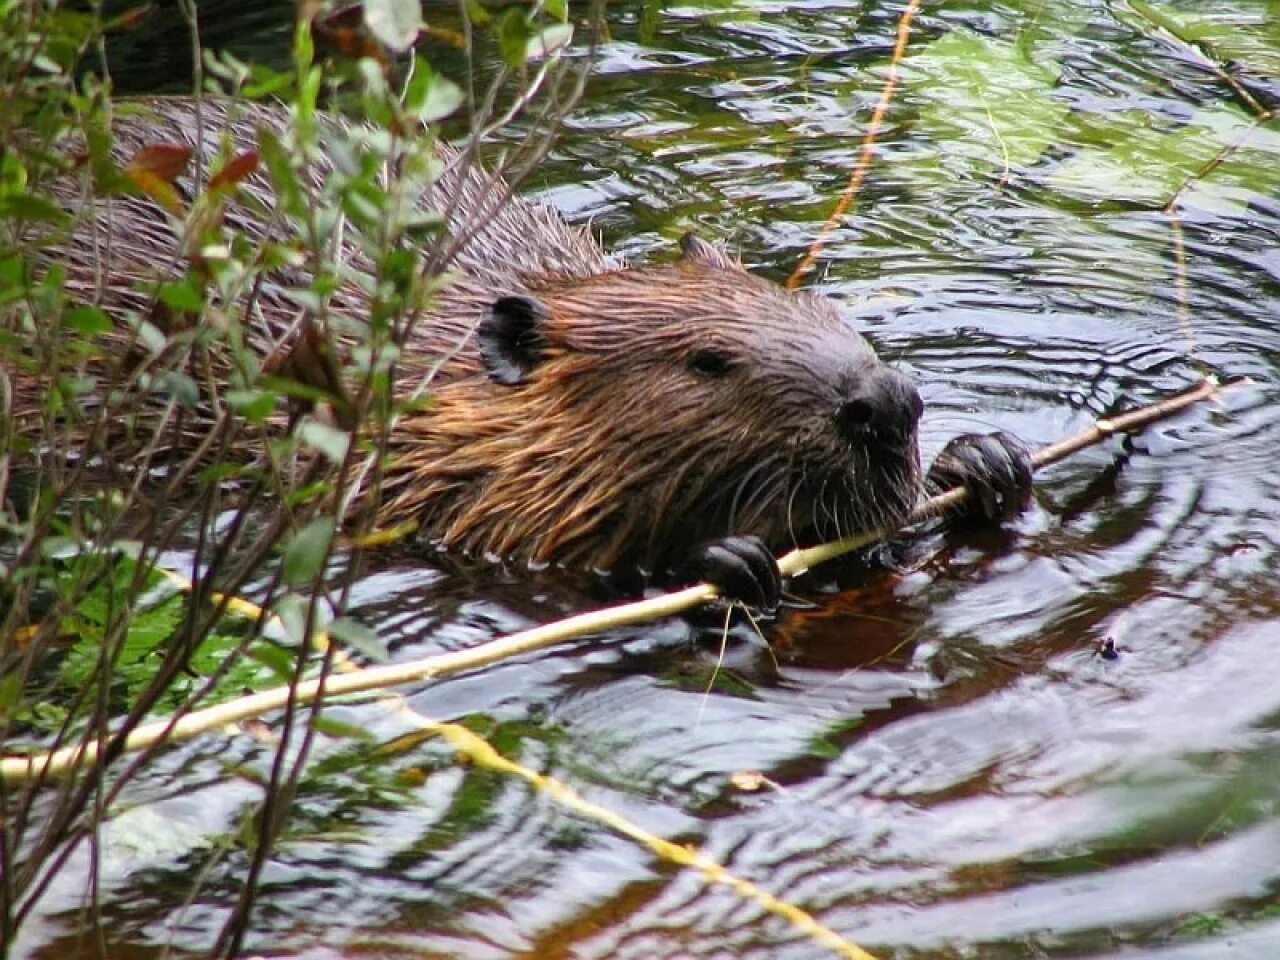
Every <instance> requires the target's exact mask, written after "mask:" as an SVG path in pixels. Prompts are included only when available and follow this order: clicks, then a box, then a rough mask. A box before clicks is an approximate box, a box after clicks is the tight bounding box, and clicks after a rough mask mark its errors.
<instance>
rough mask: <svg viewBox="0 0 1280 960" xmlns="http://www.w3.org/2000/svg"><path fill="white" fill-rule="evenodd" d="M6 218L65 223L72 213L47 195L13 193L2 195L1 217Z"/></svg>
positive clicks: (0, 200)
mask: <svg viewBox="0 0 1280 960" xmlns="http://www.w3.org/2000/svg"><path fill="white" fill-rule="evenodd" d="M5 218H7V219H11V220H40V221H46V222H50V223H65V222H66V221H67V220H69V219H70V215H69V214H68V213H67V211H65V210H63V209H62V208H61V207H60V206H58V205H57V204H56V203H54V202H53V201H52V200H49V199H47V198H45V197H39V196H36V195H35V194H31V193H11V194H9V195H7V196H3V197H0V219H5Z"/></svg>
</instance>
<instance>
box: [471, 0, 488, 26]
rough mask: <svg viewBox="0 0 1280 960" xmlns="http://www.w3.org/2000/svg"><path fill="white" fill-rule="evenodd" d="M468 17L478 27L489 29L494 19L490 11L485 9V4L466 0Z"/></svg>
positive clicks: (478, 0)
mask: <svg viewBox="0 0 1280 960" xmlns="http://www.w3.org/2000/svg"><path fill="white" fill-rule="evenodd" d="M466 4H467V16H468V17H470V18H471V22H472V23H473V24H475V25H476V26H477V27H487V26H488V25H489V23H490V21H491V20H493V17H491V16H489V11H488V10H486V9H485V8H484V4H483V3H481V2H480V0H466Z"/></svg>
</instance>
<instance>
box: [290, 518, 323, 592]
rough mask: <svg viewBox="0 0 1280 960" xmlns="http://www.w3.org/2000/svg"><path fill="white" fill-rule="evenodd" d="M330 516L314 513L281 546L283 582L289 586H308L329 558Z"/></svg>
mask: <svg viewBox="0 0 1280 960" xmlns="http://www.w3.org/2000/svg"><path fill="white" fill-rule="evenodd" d="M333 529H334V522H333V517H316V518H315V519H314V520H312V521H311V522H310V523H308V524H307V525H306V526H305V527H303V528H302V529H301V530H299V531H298V532H297V533H296V534H294V536H293V539H292V540H290V541H289V545H288V546H286V547H285V550H284V566H283V570H282V573H283V576H284V582H285V583H287V584H288V585H289V586H291V587H303V586H309V585H310V584H311V583H312V582H313V581H314V580H315V579H316V577H317V576H318V575H319V574H320V571H321V570H323V569H324V565H325V561H326V560H328V558H329V545H330V544H331V543H333Z"/></svg>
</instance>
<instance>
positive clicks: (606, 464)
mask: <svg viewBox="0 0 1280 960" xmlns="http://www.w3.org/2000/svg"><path fill="white" fill-rule="evenodd" d="M682 248H683V251H684V255H683V257H682V258H681V260H680V261H679V262H677V263H675V264H672V265H669V266H662V267H652V268H639V269H630V270H617V271H611V272H606V273H601V274H598V275H594V276H587V277H576V278H570V279H564V278H562V279H546V280H543V281H536V282H533V283H531V284H529V285H528V290H527V292H526V293H524V294H522V295H518V296H506V297H502V298H500V299H498V300H497V301H496V302H494V303H493V305H492V310H491V312H490V313H489V315H488V316H487V317H485V318H484V319H483V320H482V321H481V323H480V325H479V330H478V337H477V339H478V341H479V349H478V350H477V351H475V352H474V353H472V354H471V355H470V356H469V357H464V358H463V359H462V361H461V362H462V364H463V366H464V367H466V369H463V370H462V371H460V372H458V371H455V373H454V375H453V376H451V377H450V378H449V379H447V380H446V381H445V382H443V383H442V384H440V385H439V386H438V387H437V388H436V390H435V393H434V398H433V402H432V404H431V405H430V407H429V409H427V410H425V411H423V412H421V413H417V414H414V415H412V416H409V417H407V418H406V420H405V421H404V422H403V423H402V425H401V427H400V428H399V429H398V430H397V431H395V432H393V436H392V444H393V450H392V465H391V469H390V476H389V478H388V490H387V491H386V494H387V495H386V497H385V499H384V502H383V510H382V515H381V519H382V520H383V521H384V522H388V523H390V522H401V521H404V520H407V519H411V518H413V519H417V520H419V521H420V522H421V524H422V529H423V531H424V533H425V535H426V536H428V537H430V538H432V539H434V540H435V541H436V542H438V543H440V544H441V545H443V546H446V547H450V548H457V549H463V550H468V551H472V552H479V553H487V554H493V555H499V556H504V557H516V558H522V559H524V560H526V561H529V562H532V563H546V562H553V561H554V562H565V563H570V564H574V563H585V564H589V565H592V566H594V567H596V568H598V569H612V568H614V567H617V566H630V565H635V566H638V567H641V568H645V569H649V570H654V569H661V568H663V567H665V566H668V565H671V564H673V563H675V562H678V561H679V559H680V558H681V556H682V555H684V554H685V553H687V551H689V550H691V549H692V548H694V547H696V546H697V545H698V544H700V543H702V542H705V541H707V540H712V539H717V538H720V537H724V536H728V535H732V534H742V533H746V534H756V535H758V536H760V537H762V538H763V539H764V541H765V542H766V543H767V544H768V545H769V546H770V547H771V548H772V549H774V550H781V549H784V548H786V547H789V546H792V545H796V544H805V543H812V542H816V541H818V540H820V539H825V538H831V537H835V536H841V535H848V534H851V533H855V532H858V531H862V530H866V529H868V528H870V527H873V526H881V525H892V524H895V523H896V522H898V521H900V520H901V519H902V518H903V517H905V515H906V514H907V512H908V511H909V510H910V509H911V508H912V507H913V506H914V505H915V503H916V501H917V497H918V495H919V490H920V467H919V454H918V448H917V430H916V428H917V423H918V421H919V418H920V414H921V408H922V402H921V399H920V395H919V393H918V392H917V391H916V389H915V387H914V386H913V385H912V383H911V381H910V380H909V379H908V378H907V377H905V376H904V375H902V374H901V373H898V372H897V371H895V370H892V369H890V368H889V367H886V366H885V365H884V364H883V363H882V362H881V361H880V360H879V358H878V357H877V356H876V355H875V353H874V351H873V350H872V349H871V347H870V346H869V345H868V344H867V343H866V341H865V340H863V339H862V337H860V336H859V335H858V334H857V333H855V332H853V331H852V330H850V329H849V328H848V327H847V326H846V325H845V324H844V322H843V321H842V320H841V319H840V317H839V315H838V314H837V312H836V310H835V309H834V308H833V307H832V305H831V304H830V303H829V302H828V301H826V300H825V299H823V298H821V297H818V296H815V295H812V294H806V293H791V292H788V291H786V290H783V289H782V288H781V287H778V286H776V285H775V284H772V283H770V282H768V281H766V280H762V279H760V278H757V277H753V276H751V275H750V274H748V273H747V272H746V271H745V270H744V269H743V268H742V266H741V265H740V264H738V263H736V262H735V261H733V260H731V259H730V258H728V257H726V256H724V255H723V254H721V253H720V252H719V251H717V250H715V249H714V248H713V247H711V246H709V245H708V244H705V243H703V242H701V241H698V240H696V239H694V238H686V239H685V240H684V241H682Z"/></svg>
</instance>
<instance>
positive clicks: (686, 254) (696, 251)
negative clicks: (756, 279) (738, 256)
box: [680, 232, 743, 270]
mask: <svg viewBox="0 0 1280 960" xmlns="http://www.w3.org/2000/svg"><path fill="white" fill-rule="evenodd" d="M680 259H681V260H686V261H688V262H690V263H701V264H703V265H704V266H708V267H719V268H720V269H722V270H742V269H743V267H742V264H741V263H739V262H738V261H737V260H735V259H734V258H733V257H731V256H729V255H728V254H727V253H725V252H724V251H723V250H720V249H719V248H718V247H713V246H712V245H711V244H709V243H707V241H705V240H703V239H702V238H701V237H699V236H696V235H695V234H693V233H692V232H690V233H686V234H685V235H684V236H683V237H681V238H680Z"/></svg>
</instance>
